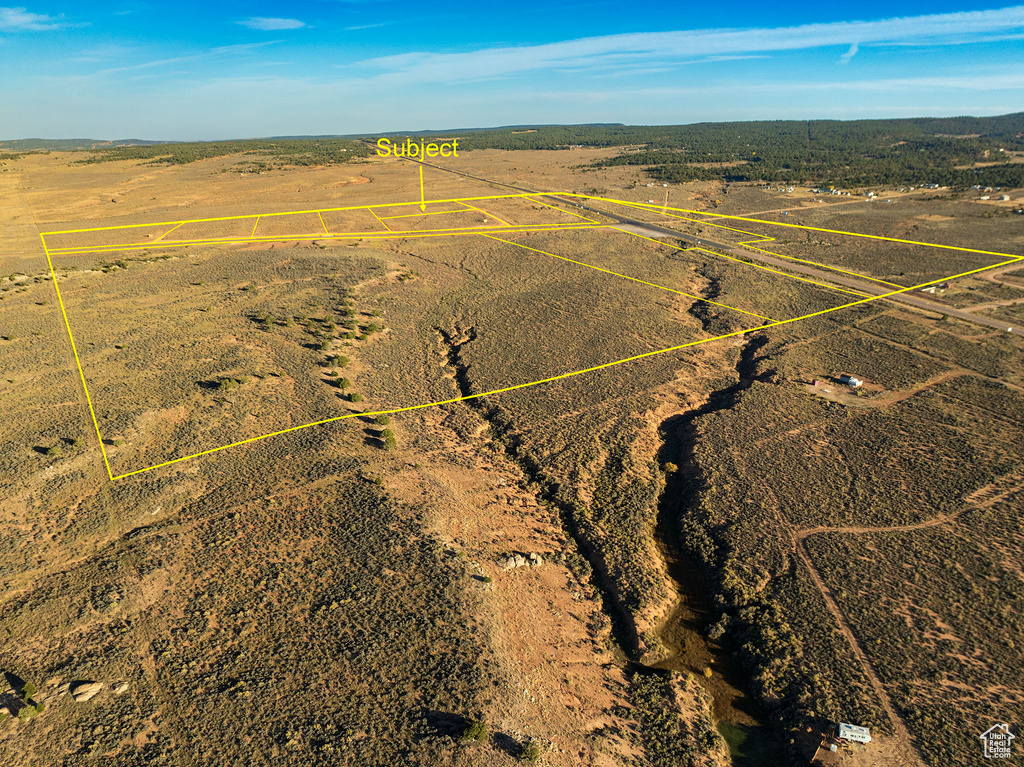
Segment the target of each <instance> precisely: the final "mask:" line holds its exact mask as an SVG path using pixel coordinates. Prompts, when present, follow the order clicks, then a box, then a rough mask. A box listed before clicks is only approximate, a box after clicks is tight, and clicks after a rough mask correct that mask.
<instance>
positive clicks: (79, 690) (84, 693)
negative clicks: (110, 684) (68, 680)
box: [71, 682, 103, 703]
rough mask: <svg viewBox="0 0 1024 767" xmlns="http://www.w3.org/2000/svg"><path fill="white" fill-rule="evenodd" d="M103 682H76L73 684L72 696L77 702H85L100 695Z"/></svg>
mask: <svg viewBox="0 0 1024 767" xmlns="http://www.w3.org/2000/svg"><path fill="white" fill-rule="evenodd" d="M102 689H103V682H76V683H75V684H73V685H71V697H72V698H74V699H75V703H85V702H86V701H87V700H92V699H93V698H95V697H96V696H97V695H99V693H100V690H102Z"/></svg>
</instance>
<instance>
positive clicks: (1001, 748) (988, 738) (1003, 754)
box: [978, 724, 1015, 759]
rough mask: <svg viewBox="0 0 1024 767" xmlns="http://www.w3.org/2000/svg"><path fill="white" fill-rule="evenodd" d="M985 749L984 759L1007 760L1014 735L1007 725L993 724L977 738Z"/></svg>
mask: <svg viewBox="0 0 1024 767" xmlns="http://www.w3.org/2000/svg"><path fill="white" fill-rule="evenodd" d="M978 737H979V738H981V742H982V746H983V747H984V749H985V758H986V759H1009V758H1010V747H1011V743H1012V742H1013V739H1014V737H1015V736H1014V734H1013V733H1012V732H1010V725H1008V724H994V725H992V726H991V727H989V728H988V729H987V730H985V732H983V733H981V735H979V736H978Z"/></svg>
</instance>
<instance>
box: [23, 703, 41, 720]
mask: <svg viewBox="0 0 1024 767" xmlns="http://www.w3.org/2000/svg"><path fill="white" fill-rule="evenodd" d="M41 713H43V704H42V703H40V704H38V705H35V706H23V707H22V708H21V709H19V710H18V719H20V720H21V721H23V722H27V721H28V720H29V719H31V718H32V717H34V716H36V715H38V714H41Z"/></svg>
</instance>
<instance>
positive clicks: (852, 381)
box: [839, 373, 864, 389]
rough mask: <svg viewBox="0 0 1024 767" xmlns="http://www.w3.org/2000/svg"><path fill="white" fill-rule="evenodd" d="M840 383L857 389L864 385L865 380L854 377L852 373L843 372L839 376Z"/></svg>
mask: <svg viewBox="0 0 1024 767" xmlns="http://www.w3.org/2000/svg"><path fill="white" fill-rule="evenodd" d="M839 383H841V384H844V385H846V386H849V387H850V388H851V389H856V388H857V387H858V386H862V385H863V384H864V382H863V381H862V380H861V379H859V378H854V377H853V376H851V375H847V374H846V373H843V374H842V375H841V376H839Z"/></svg>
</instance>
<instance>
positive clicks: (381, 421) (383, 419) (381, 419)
mask: <svg viewBox="0 0 1024 767" xmlns="http://www.w3.org/2000/svg"><path fill="white" fill-rule="evenodd" d="M373 422H374V423H375V424H377V425H378V426H387V425H388V424H389V423H391V418H390V416H386V415H379V416H377V417H376V418H374V419H373Z"/></svg>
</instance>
